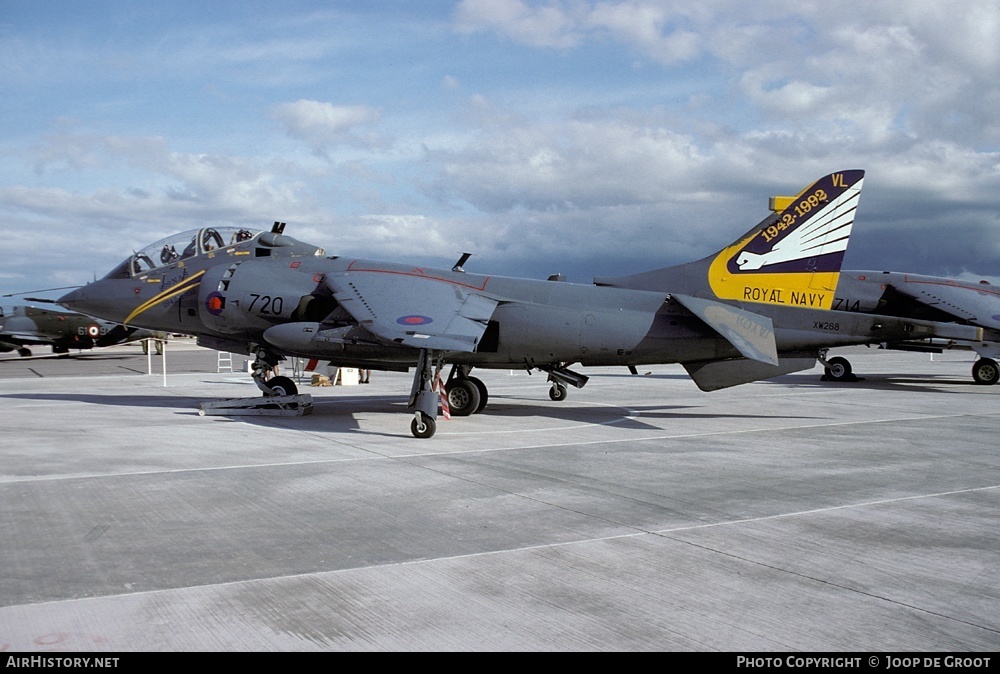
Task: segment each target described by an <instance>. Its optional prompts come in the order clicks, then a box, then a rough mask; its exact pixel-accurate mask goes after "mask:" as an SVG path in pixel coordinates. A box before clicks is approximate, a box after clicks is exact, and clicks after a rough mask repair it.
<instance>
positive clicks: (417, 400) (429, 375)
mask: <svg viewBox="0 0 1000 674" xmlns="http://www.w3.org/2000/svg"><path fill="white" fill-rule="evenodd" d="M408 407H409V409H411V410H413V421H411V422H410V432H411V433H413V437H415V438H430V437H433V435H434V432H435V431H436V430H437V409H438V392H437V391H435V390H434V373H433V367H432V364H431V353H430V351H428V350H427V349H420V357H419V359H418V360H417V371H416V373H415V374H414V375H413V386H412V387H411V388H410V404H409V406H408Z"/></svg>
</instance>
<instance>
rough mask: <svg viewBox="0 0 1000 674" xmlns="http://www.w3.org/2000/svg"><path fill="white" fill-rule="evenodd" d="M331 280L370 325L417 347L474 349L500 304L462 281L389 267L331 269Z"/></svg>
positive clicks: (339, 295) (379, 332) (380, 333)
mask: <svg viewBox="0 0 1000 674" xmlns="http://www.w3.org/2000/svg"><path fill="white" fill-rule="evenodd" d="M326 284H327V286H329V288H330V289H331V290H332V291H333V296H334V297H335V298H336V299H337V301H338V302H339V303H340V305H341V306H342V307H343V308H344V309H345V310H346V311H347V312H348V313H349V314H351V316H352V317H353V318H354V319H355V320H356V321H358V323H359V324H360V325H361V326H362V327H364V328H365V329H366V330H368V331H369V332H371V333H372V334H374V335H377V336H378V337H381V338H382V339H385V340H388V341H391V342H395V343H397V344H403V345H405V346H412V347H414V348H418V349H435V350H440V351H464V352H472V351H475V350H476V346H477V345H478V344H479V340H480V339H481V338H482V336H483V332H485V331H486V325H487V324H488V323H489V320H490V317H491V316H492V315H493V310H494V309H495V308H496V306H497V304H498V302H497V300H494V299H491V298H489V297H487V296H485V295H483V294H482V293H480V292H478V291H477V289H475V288H473V287H471V286H466V285H463V284H461V283H457V282H454V281H449V280H445V279H438V278H432V277H426V276H418V275H409V274H397V273H393V272H385V271H360V272H359V271H348V272H344V273H340V274H330V275H328V276H327V277H326Z"/></svg>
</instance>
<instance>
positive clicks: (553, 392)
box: [549, 383, 569, 402]
mask: <svg viewBox="0 0 1000 674" xmlns="http://www.w3.org/2000/svg"><path fill="white" fill-rule="evenodd" d="M568 395H569V391H567V390H566V387H565V386H563V385H562V384H557V383H553V384H552V386H551V387H550V388H549V397H550V398H552V400H555V401H556V402H559V401H560V400H566V396H568Z"/></svg>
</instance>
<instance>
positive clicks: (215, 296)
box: [205, 292, 226, 316]
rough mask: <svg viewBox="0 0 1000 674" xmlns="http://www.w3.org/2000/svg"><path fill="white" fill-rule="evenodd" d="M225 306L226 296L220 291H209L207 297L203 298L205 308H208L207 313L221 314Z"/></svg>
mask: <svg viewBox="0 0 1000 674" xmlns="http://www.w3.org/2000/svg"><path fill="white" fill-rule="evenodd" d="M225 307H226V298H225V297H223V296H222V294H221V293H217V292H216V293H211V294H210V295H209V296H208V297H207V298H205V308H206V309H208V313H210V314H212V315H213V316H218V315H219V314H221V313H222V310H223V309H224V308H225Z"/></svg>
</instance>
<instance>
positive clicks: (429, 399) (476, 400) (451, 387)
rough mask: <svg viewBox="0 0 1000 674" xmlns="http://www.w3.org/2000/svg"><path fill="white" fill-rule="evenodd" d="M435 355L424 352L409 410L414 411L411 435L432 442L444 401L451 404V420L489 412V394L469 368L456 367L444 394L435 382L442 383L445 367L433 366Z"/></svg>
mask: <svg viewBox="0 0 1000 674" xmlns="http://www.w3.org/2000/svg"><path fill="white" fill-rule="evenodd" d="M432 361H433V355H432V354H431V353H430V352H429V351H428V350H426V349H422V350H421V351H420V357H419V359H418V361H417V371H416V373H415V374H414V376H413V387H412V388H411V389H410V404H409V409H411V410H413V421H412V422H410V432H411V433H413V436H414V437H417V438H430V437H432V436H433V435H434V433H435V431H436V430H437V411H438V404H439V402H440V401H441V398H442V397H443V398H444V400H445V401H446V402H447V403H448V411H449V414H450V415H451V416H456V417H467V416H469V415H471V414H478V413H479V412H482V411H483V410H484V409H485V408H486V403H487V402H488V401H489V397H490V394H489V391H487V389H486V384H484V383H483V382H482V381H481V380H480V379H479V378H477V377H472V376H470V374H469V373H470V372H471V371H472V367H471V366H469V365H453V366H452V368H451V373H450V374H449V375H448V381H447V382H445V383H444V393H443V396H442V393H441V391H440V390H438V387H437V386H435V382H440V381H441V380H440V374H441V369H442V367H443V363H440V362H439V363H438V365H437V367H436V368H435V367H434V366H433V363H432Z"/></svg>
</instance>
